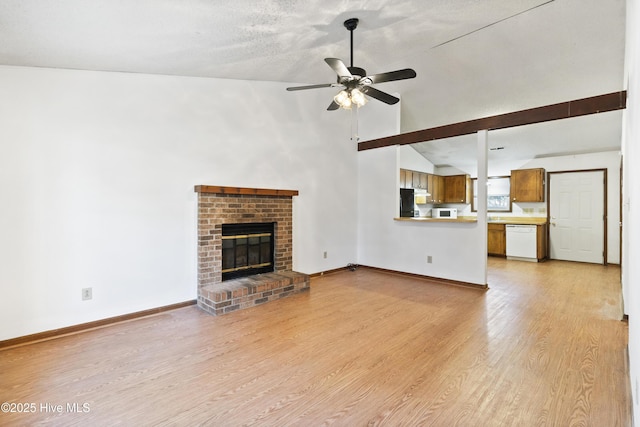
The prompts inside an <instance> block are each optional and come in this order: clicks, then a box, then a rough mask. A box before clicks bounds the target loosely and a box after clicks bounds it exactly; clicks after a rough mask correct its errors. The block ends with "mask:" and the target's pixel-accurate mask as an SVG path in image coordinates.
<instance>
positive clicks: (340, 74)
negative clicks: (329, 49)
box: [324, 58, 353, 77]
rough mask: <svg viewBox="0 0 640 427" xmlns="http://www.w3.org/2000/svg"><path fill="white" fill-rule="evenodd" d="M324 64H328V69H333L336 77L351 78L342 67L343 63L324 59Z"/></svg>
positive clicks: (346, 69)
mask: <svg viewBox="0 0 640 427" xmlns="http://www.w3.org/2000/svg"><path fill="white" fill-rule="evenodd" d="M324 62H326V63H327V64H329V67H331V68H333V71H335V72H336V74H337V75H338V77H353V76H352V75H351V72H350V71H349V69H348V68H347V66H346V65H344V62H342V61H341V60H339V59H338V58H324Z"/></svg>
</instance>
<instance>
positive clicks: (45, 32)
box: [0, 0, 625, 164]
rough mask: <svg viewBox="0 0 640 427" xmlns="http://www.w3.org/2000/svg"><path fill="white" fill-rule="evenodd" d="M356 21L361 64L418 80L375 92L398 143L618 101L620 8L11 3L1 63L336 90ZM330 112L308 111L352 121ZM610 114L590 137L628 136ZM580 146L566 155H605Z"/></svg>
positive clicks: (430, 0) (602, 1) (326, 0)
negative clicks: (397, 108) (394, 118)
mask: <svg viewBox="0 0 640 427" xmlns="http://www.w3.org/2000/svg"><path fill="white" fill-rule="evenodd" d="M351 17H357V18H359V19H360V24H359V26H358V28H357V30H356V31H355V33H354V65H356V66H359V67H362V68H365V69H366V70H367V71H368V72H369V73H370V74H374V73H379V72H385V71H391V70H396V69H401V68H407V67H411V68H413V69H414V70H416V72H417V78H415V79H412V80H406V81H398V82H388V83H383V84H380V85H377V86H376V87H377V88H378V89H382V90H385V91H388V92H391V93H397V94H399V95H400V97H401V98H402V129H403V131H411V130H417V129H423V128H428V127H433V126H438V125H443V124H448V123H454V122H458V121H464V120H469V119H474V118H479V117H485V116H490V115H496V114H501V113H505V112H510V111H516V110H522V109H526V108H532V107H537V106H542V105H547V104H553V103H557V102H562V101H568V100H572V99H578V98H584V97H589V96H594V95H600V94H604V93H609V92H615V91H619V90H622V89H623V85H624V82H623V71H624V34H625V30H624V25H625V1H624V0H420V1H418V0H394V1H391V0H369V1H367V0H361V1H345V0H304V1H302V0H234V1H227V2H222V1H216V0H181V1H178V0H56V1H50V0H3V1H2V2H0V40H2V42H1V43H0V65H16V66H33V67H53V68H68V69H81V70H101V71H116V72H131V73H151V74H168V75H180V76H196V77H217V78H230V79H244V80H265V81H277V82H287V83H300V84H310V83H331V82H333V81H334V80H335V73H334V72H333V71H332V70H331V68H329V67H328V66H327V65H326V64H325V63H324V61H323V58H325V57H338V58H342V59H343V60H344V61H345V63H348V62H349V33H348V31H347V30H346V29H345V28H344V26H343V22H344V20H346V19H347V18H351ZM317 90H322V91H325V92H326V93H327V103H328V102H329V101H330V99H331V97H332V96H333V94H334V92H335V89H334V88H327V89H317ZM294 96H298V95H297V93H295V92H285V91H284V90H283V93H282V98H283V101H285V100H286V98H288V97H294ZM327 103H324V104H318V105H308V106H307V108H310V109H316V110H317V111H318V114H343V113H345V112H344V111H335V112H327V111H326V106H327ZM364 108H366V106H365V107H364ZM609 116H612V118H611V119H610V121H609V122H607V121H606V120H604V119H602V118H601V119H600V120H599V121H597V123H595V124H594V125H593V126H594V127H593V129H596V128H597V129H603V128H607V129H609V128H612V132H618V135H619V132H620V123H619V121H620V115H619V114H618V116H617V117H616V116H615V114H609ZM569 121H570V120H567V122H569ZM604 122H606V123H604ZM566 125H567V126H570V124H566ZM579 126H580V127H581V128H582V129H585V127H586V128H587V129H589V128H590V127H591V126H592V125H590V124H589V122H588V121H583V122H582V123H580V125H579ZM573 127H575V126H573ZM613 128H615V129H617V130H613ZM554 131H555V132H558V131H562V130H561V129H554ZM569 134H571V132H569ZM586 134H587V135H591V133H589V132H586ZM601 134H602V132H600V134H599V138H600V139H601V140H603V141H601V142H600V143H602V144H603V145H602V148H606V149H612V143H611V142H610V140H611V138H615V137H616V135H615V134H611V135H609V134H607V135H601ZM536 137H538V136H536ZM519 138H526V136H520V137H519ZM579 138H584V136H579ZM564 139H565V141H564V143H568V142H567V141H566V139H567V138H564ZM523 140H524V139H523ZM604 140H606V141H604ZM618 140H619V138H618ZM450 142H451V143H455V141H450ZM446 143H448V142H445V144H446ZM584 144H587V142H585V141H582V142H580V143H579V144H578V142H577V141H574V142H573V146H568V147H563V148H562V149H558V150H560V151H563V152H575V151H579V150H580V151H593V150H597V149H598V147H596V145H597V144H598V142H593V143H589V144H591V145H593V146H591V145H590V146H585V145H584ZM523 145H524V143H523ZM550 145H551V146H552V147H554V149H557V147H556V146H557V144H554V143H553V142H552V141H551V142H550ZM442 147H444V145H442ZM613 149H615V147H613ZM544 154H546V155H548V154H550V153H544ZM430 155H431V156H434V159H432V160H433V161H434V163H436V164H438V163H439V162H442V161H443V159H441V158H439V157H438V154H437V153H431V154H430ZM527 155H528V154H527ZM447 163H449V162H447Z"/></svg>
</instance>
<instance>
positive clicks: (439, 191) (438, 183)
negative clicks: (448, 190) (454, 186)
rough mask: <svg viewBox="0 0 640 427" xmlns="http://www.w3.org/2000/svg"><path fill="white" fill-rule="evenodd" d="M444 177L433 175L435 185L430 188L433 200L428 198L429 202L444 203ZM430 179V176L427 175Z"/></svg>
mask: <svg viewBox="0 0 640 427" xmlns="http://www.w3.org/2000/svg"><path fill="white" fill-rule="evenodd" d="M443 178H444V177H442V176H440V175H431V180H432V181H433V185H432V186H431V188H430V189H429V193H431V196H430V197H431V201H429V200H427V202H429V203H444V179H443ZM427 180H428V177H427Z"/></svg>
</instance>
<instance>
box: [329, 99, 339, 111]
mask: <svg viewBox="0 0 640 427" xmlns="http://www.w3.org/2000/svg"><path fill="white" fill-rule="evenodd" d="M338 108H340V106H339V105H338V104H337V103H336V101H331V104H329V107H327V111H333V110H337V109H338Z"/></svg>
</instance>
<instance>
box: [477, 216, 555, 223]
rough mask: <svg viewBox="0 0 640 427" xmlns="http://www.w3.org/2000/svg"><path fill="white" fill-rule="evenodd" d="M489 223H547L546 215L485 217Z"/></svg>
mask: <svg viewBox="0 0 640 427" xmlns="http://www.w3.org/2000/svg"><path fill="white" fill-rule="evenodd" d="M487 223H489V224H518V225H541V224H546V223H547V218H546V217H532V216H521V217H516V216H507V217H493V218H492V217H489V218H488V219H487Z"/></svg>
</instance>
